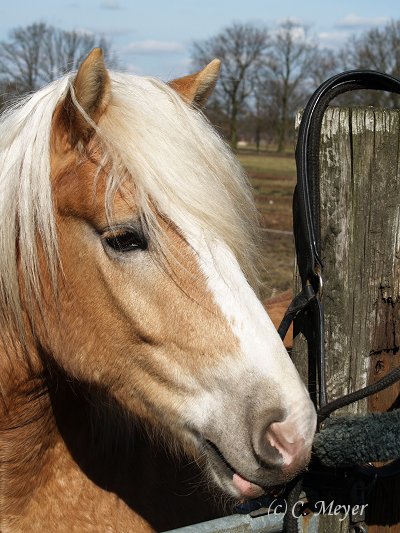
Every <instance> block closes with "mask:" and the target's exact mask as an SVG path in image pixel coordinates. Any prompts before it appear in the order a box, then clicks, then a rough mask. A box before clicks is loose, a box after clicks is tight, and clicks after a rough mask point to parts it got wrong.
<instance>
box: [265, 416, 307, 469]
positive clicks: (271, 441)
mask: <svg viewBox="0 0 400 533" xmlns="http://www.w3.org/2000/svg"><path fill="white" fill-rule="evenodd" d="M265 438H266V442H267V447H271V446H272V447H273V449H274V450H276V451H277V452H278V454H279V456H280V457H281V460H282V466H284V467H289V468H291V467H294V468H298V467H300V466H302V463H304V464H305V463H306V461H307V458H308V454H309V446H306V442H305V439H304V437H303V436H301V435H300V434H299V433H298V430H297V429H296V426H295V424H293V423H290V422H289V421H288V420H285V421H283V422H274V423H272V424H271V425H270V426H269V428H268V429H267V432H266V435H265Z"/></svg>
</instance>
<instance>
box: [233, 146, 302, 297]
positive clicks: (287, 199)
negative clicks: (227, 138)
mask: <svg viewBox="0 0 400 533" xmlns="http://www.w3.org/2000/svg"><path fill="white" fill-rule="evenodd" d="M238 157H239V160H240V162H241V164H242V165H243V167H244V168H245V169H246V171H247V174H248V175H249V177H250V181H251V183H252V185H253V188H254V195H255V199H256V204H257V207H258V209H259V211H260V213H261V214H262V217H263V226H264V231H263V242H262V245H263V251H264V257H265V266H266V271H265V273H264V282H265V293H264V294H265V296H266V297H268V296H273V295H274V294H276V293H279V292H281V291H285V290H286V289H288V288H289V287H290V286H291V283H292V277H293V261H294V243H293V237H292V195H293V189H294V186H295V182H296V166H295V160H294V154H293V153H287V154H284V155H281V154H279V155H278V154H276V153H275V152H272V151H271V152H270V151H263V152H259V153H257V152H255V151H254V150H251V149H248V150H240V151H239V153H238Z"/></svg>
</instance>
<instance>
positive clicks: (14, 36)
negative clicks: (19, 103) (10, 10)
mask: <svg viewBox="0 0 400 533" xmlns="http://www.w3.org/2000/svg"><path fill="white" fill-rule="evenodd" d="M95 46H100V47H101V48H103V50H104V52H105V55H106V56H108V62H109V63H110V62H111V63H115V59H114V58H113V57H112V55H111V46H110V43H109V42H108V41H107V40H106V39H104V38H103V37H97V36H94V35H91V34H85V33H81V32H77V31H64V30H61V29H58V28H55V27H53V26H48V25H46V24H44V23H35V24H31V25H30V26H27V27H25V28H16V29H14V30H12V31H11V33H10V38H9V40H8V41H3V42H0V81H1V83H2V85H3V86H5V85H8V86H13V87H15V90H16V91H15V92H16V93H18V94H23V93H25V92H30V91H34V90H36V89H38V88H39V87H41V86H42V85H44V84H45V83H48V82H49V81H52V80H54V79H56V78H58V77H60V76H61V75H63V74H65V73H66V72H68V71H69V70H71V69H76V68H77V67H78V65H79V64H80V62H81V61H82V60H83V58H84V57H85V56H86V55H87V54H88V53H89V52H90V50H91V49H92V48H94V47H95Z"/></svg>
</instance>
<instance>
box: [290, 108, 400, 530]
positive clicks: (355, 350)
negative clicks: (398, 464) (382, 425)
mask: <svg viewBox="0 0 400 533" xmlns="http://www.w3.org/2000/svg"><path fill="white" fill-rule="evenodd" d="M399 143H400V111H397V110H378V109H373V108H355V109H347V108H328V110H327V111H326V113H325V116H324V120H323V126H322V135H321V150H320V160H321V163H320V168H321V230H322V259H323V262H324V264H325V269H324V280H325V288H324V297H323V299H324V306H325V323H326V333H325V347H326V353H327V379H328V382H327V383H328V395H329V399H330V400H331V399H334V398H337V397H339V396H342V395H344V394H347V393H349V392H351V391H353V390H356V389H358V388H360V387H363V386H365V385H366V384H367V383H370V382H372V381H374V380H376V379H379V378H381V377H382V376H383V375H385V374H386V373H387V372H388V371H390V370H391V369H392V368H393V367H395V366H397V365H399V363H400V356H399V355H400V351H399V350H400V165H399ZM304 350H305V343H304V340H302V339H296V340H295V343H294V347H293V357H294V358H295V361H297V364H298V365H299V366H300V367H301V371H302V374H303V377H306V376H307V369H306V365H305V362H304V359H305V358H304ZM399 392H400V387H399V386H394V387H392V388H391V389H390V390H388V391H384V392H382V393H380V394H377V395H374V396H373V397H371V398H370V400H364V401H362V402H359V403H357V404H353V405H352V406H349V407H348V408H345V409H343V410H341V413H345V412H351V413H357V412H358V413H363V412H367V411H371V410H374V411H385V410H387V409H389V408H390V407H393V406H395V405H396V404H397V400H398V397H399ZM341 413H337V414H338V415H339V416H340V414H341ZM378 493H379V491H378V492H377V494H378ZM399 500H400V484H399V482H397V483H394V485H393V484H392V486H391V489H390V492H389V493H387V494H386V495H385V498H384V501H383V500H382V501H379V496H378V500H376V501H375V504H376V505H375V507H376V509H379V507H381V508H382V509H383V507H384V509H385V512H384V513H383V515H384V516H381V515H382V513H380V515H379V513H377V511H376V509H375V511H373V512H372V513H370V515H369V518H368V519H369V521H370V523H371V524H376V523H384V522H385V521H386V523H388V524H390V523H391V524H395V523H397V522H399V517H398V514H399V513H398V512H397V516H396V512H394V509H395V508H397V506H398V503H397V502H398V501H399ZM370 508H372V503H371V505H370ZM347 527H348V526H347V524H346V521H344V522H341V523H339V522H338V519H332V517H327V518H325V519H324V520H322V521H321V526H320V531H321V532H325V531H326V532H328V531H329V532H332V531H338V532H339V531H345V530H346V528H347ZM369 531H370V532H376V531H380V532H381V531H386V532H391V533H394V532H395V531H396V532H398V531H399V532H400V527H399V526H394V525H392V527H387V528H386V527H383V526H382V527H379V528H378V527H376V526H372V527H371V526H370V527H369Z"/></svg>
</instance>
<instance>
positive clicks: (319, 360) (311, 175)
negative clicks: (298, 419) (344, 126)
mask: <svg viewBox="0 0 400 533" xmlns="http://www.w3.org/2000/svg"><path fill="white" fill-rule="evenodd" d="M359 89H374V90H380V91H389V92H393V93H397V94H400V80H398V79H396V78H394V77H392V76H389V75H387V74H382V73H380V72H375V71H370V70H351V71H348V72H343V73H341V74H337V75H336V76H333V77H332V78H330V79H329V80H327V81H326V82H325V83H323V84H322V85H321V86H320V87H319V88H318V89H317V90H316V91H315V93H314V94H313V95H312V97H311V98H310V100H309V101H308V104H307V106H306V108H305V110H304V114H303V117H302V120H301V124H300V128H299V134H298V139H297V146H296V164H297V186H296V189H295V193H294V197H293V227H294V236H295V244H296V255H297V265H298V269H299V274H300V278H301V284H302V290H301V292H300V293H299V294H298V295H297V296H296V297H295V298H294V299H293V301H292V303H291V304H290V306H289V308H288V310H287V312H286V314H285V316H284V318H283V320H282V322H281V325H280V326H279V330H278V331H279V334H280V335H281V337H282V338H283V337H284V336H285V335H286V332H287V330H288V328H289V326H290V324H291V322H292V321H293V320H295V324H296V328H297V330H299V331H302V332H303V333H304V335H305V337H306V338H307V341H308V344H309V352H310V355H311V356H312V358H315V362H316V365H317V373H318V385H319V386H318V390H319V400H318V405H317V406H316V407H319V409H320V410H321V411H320V413H319V414H320V419H321V418H325V417H326V416H328V414H329V413H330V412H332V410H335V409H338V408H339V407H341V406H343V405H347V404H348V403H351V402H352V401H355V399H353V395H351V397H350V395H348V396H345V397H343V398H342V399H340V400H337V401H336V402H335V406H334V409H332V408H330V407H329V406H328V405H326V404H327V402H328V399H327V393H326V377H325V354H324V320H323V307H322V302H321V295H322V287H323V281H322V280H323V278H322V273H323V263H322V261H321V233H320V187H319V181H320V179H319V147H320V135H321V125H322V118H323V115H324V112H325V110H326V108H327V107H328V104H329V102H330V101H331V100H332V99H333V98H335V97H336V96H338V95H340V94H342V93H345V92H348V91H354V90H359ZM397 379H400V370H399V369H395V370H394V371H392V372H391V373H390V374H388V375H386V376H385V377H384V378H383V379H382V380H381V381H378V382H377V383H375V384H374V385H373V386H370V387H365V388H364V389H362V396H360V393H361V391H360V393H358V395H356V398H357V399H361V398H364V397H365V396H368V395H369V394H372V393H373V392H375V391H376V390H378V389H379V387H380V386H382V387H383V388H385V387H387V386H389V385H390V384H391V383H393V382H394V381H397ZM331 407H332V406H331ZM326 413H328V414H326Z"/></svg>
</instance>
